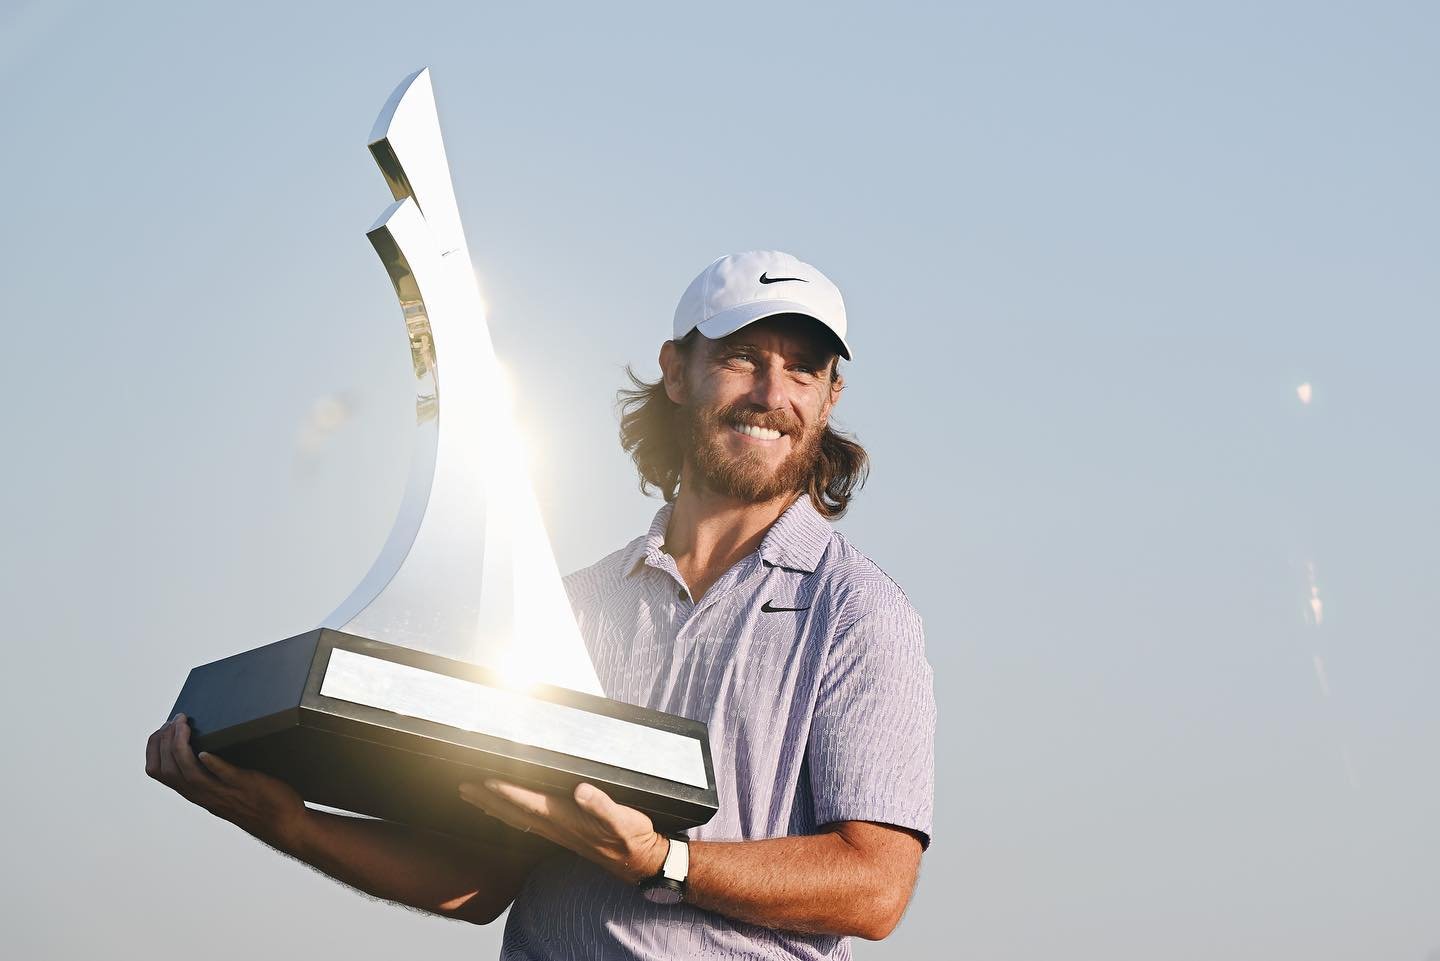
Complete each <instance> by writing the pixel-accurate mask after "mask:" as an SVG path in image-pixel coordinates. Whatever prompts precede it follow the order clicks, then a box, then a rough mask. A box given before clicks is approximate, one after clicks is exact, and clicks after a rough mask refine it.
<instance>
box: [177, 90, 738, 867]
mask: <svg viewBox="0 0 1440 961" xmlns="http://www.w3.org/2000/svg"><path fill="white" fill-rule="evenodd" d="M369 148H370V152H371V154H372V155H373V157H374V159H375V161H376V163H377V164H378V165H379V167H380V170H381V172H382V173H383V174H384V176H385V181H386V183H387V184H388V185H389V187H390V190H391V193H392V194H393V195H394V197H395V202H394V203H393V204H391V205H390V206H389V207H388V208H387V209H386V210H385V212H384V213H383V214H381V216H380V218H379V219H378V220H377V221H376V223H375V225H374V226H373V227H371V229H370V230H369V231H368V234H367V235H368V237H369V238H370V241H371V243H372V245H373V246H374V248H375V251H376V253H377V254H378V255H379V257H380V260H381V262H382V263H383V264H384V266H385V270H386V272H387V273H388V274H389V276H390V280H391V282H392V284H393V285H394V287H395V292H396V295H397V296H398V297H399V300H400V306H401V309H402V311H403V314H404V319H405V326H406V330H407V333H408V335H409V341H410V356H411V361H412V365H413V368H414V373H415V414H416V422H415V434H414V441H413V446H412V452H411V470H410V476H409V480H408V482H407V485H406V488H405V493H404V496H403V499H402V502H401V505H400V509H399V511H398V514H397V517H396V520H395V524H394V527H393V528H392V529H391V532H390V535H389V537H388V538H387V539H386V541H385V543H384V546H383V547H382V548H381V550H380V553H379V556H378V557H377V558H376V559H375V562H374V564H373V565H372V566H371V568H370V570H369V572H368V573H367V574H366V575H365V576H364V578H363V579H362V580H361V582H360V584H359V585H358V586H357V587H356V588H355V590H354V591H352V592H351V594H350V595H349V596H348V597H347V598H346V599H345V600H344V601H343V602H342V603H341V604H340V606H339V607H338V608H336V610H335V611H334V612H333V613H331V614H330V616H329V617H327V618H325V620H324V621H323V622H322V625H321V626H320V627H319V628H317V629H314V630H311V631H308V632H306V633H304V634H300V635H296V636H295V637H292V638H288V639H287V640H284V641H279V642H277V643H275V644H270V645H267V646H265V647H261V648H256V649H255V650H252V651H247V652H245V653H243V654H237V655H235V656H234V657H230V658H225V659H224V660H220V661H215V662H213V663H211V664H206V665H203V666H201V667H197V668H195V669H194V670H192V671H191V672H190V675H189V677H188V678H187V680H186V682H185V686H184V688H183V689H182V691H181V692H180V696H179V699H178V700H177V702H176V704H175V707H174V709H173V710H172V712H171V713H172V715H173V714H174V713H175V712H177V711H180V712H184V713H185V714H186V715H187V716H188V717H189V718H190V722H191V724H192V726H193V729H194V744H195V746H196V749H197V750H208V751H213V752H215V753H217V754H219V755H221V756H223V757H225V758H226V759H227V760H230V761H232V762H233V763H235V764H238V765H241V766H242V767H252V768H256V769H258V770H262V771H265V772H266V773H269V774H273V775H275V776H277V777H280V778H282V779H283V780H286V781H288V782H289V783H291V784H292V785H293V786H294V787H295V788H296V789H297V790H298V791H299V792H300V793H301V794H302V795H303V796H304V797H305V798H306V800H308V801H312V802H314V803H318V804H323V805H327V806H330V807H336V808H341V809H344V810H349V811H354V812H357V813H360V814H367V815H371V816H376V817H384V818H387V819H391V820H397V821H404V822H407V823H413V824H416V825H419V826H423V827H429V828H433V829H436V830H441V831H445V832H447V833H453V834H461V835H470V836H482V837H491V838H495V837H501V836H503V835H504V833H505V832H506V831H508V829H505V828H503V827H501V826H500V824H499V822H497V821H494V820H492V819H490V818H488V817H486V816H485V815H483V814H481V813H480V812H478V811H477V810H476V809H475V808H474V807H472V806H470V805H468V804H465V803H464V802H463V801H460V800H459V798H458V794H457V789H458V785H459V783H460V782H462V781H475V780H479V779H481V778H483V777H486V776H490V775H495V776H500V777H503V778H506V779H509V780H513V781H517V782H520V783H523V784H527V785H529V786H532V787H538V788H546V789H552V790H559V791H567V790H569V789H571V788H573V787H574V785H575V784H577V783H579V782H580V781H582V780H583V781H589V782H590V783H592V784H595V785H596V786H598V787H600V788H602V789H603V790H605V791H606V792H607V793H609V794H610V795H611V796H612V797H613V798H615V800H617V801H619V802H621V803H622V804H626V805H629V806H631V807H635V808H638V809H640V810H642V811H645V812H646V813H648V814H649V815H650V816H651V817H652V819H653V820H654V821H655V824H656V829H657V830H660V831H662V832H668V831H678V830H683V829H684V828H686V827H690V826H693V825H696V824H701V823H704V822H705V821H707V820H709V818H710V817H711V816H712V815H713V814H714V813H715V810H716V794H715V778H714V772H713V769H712V767H711V759H710V750H709V743H708V740H707V735H706V730H705V725H704V724H702V723H700V722H698V721H692V720H689V719H686V718H681V717H675V716H673V715H667V714H663V713H660V712H657V711H652V710H648V709H645V708H640V707H634V706H631V705H626V704H621V703H618V702H615V701H610V700H608V699H606V698H605V697H604V692H603V691H602V690H601V687H600V683H599V680H598V679H597V677H596V674H595V670H594V667H593V666H592V664H591V663H590V659H589V657H588V655H587V653H586V650H585V645H584V642H583V640H582V639H581V637H580V633H579V630H578V629H577V627H576V624H575V620H574V616H573V614H572V613H571V610H570V606H569V602H568V600H567V598H566V595H565V591H564V587H563V585H562V583H561V581H560V576H559V572H558V570H557V568H556V564H555V558H554V555H553V553H552V552H551V549H550V544H549V540H548V538H547V537H546V534H545V529H544V524H543V522H542V520H541V517H540V511H539V508H538V505H537V504H536V501H535V497H534V492H533V490H532V488H531V486H530V481H529V476H528V470H527V465H526V461H525V456H524V449H523V445H522V443H521V440H520V437H519V434H518V431H517V430H516V426H515V422H514V418H513V417H512V415H511V403H510V397H509V394H508V390H507V387H506V382H505V378H504V376H503V373H502V371H501V369H500V367H499V364H498V362H497V360H496V357H495V353H494V349H493V347H492V345H491V342H490V337H489V332H488V329H487V327H486V324H485V316H484V305H483V303H482V301H481V298H480V292H479V287H478V285H477V283H476V280H475V274H474V271H473V268H472V266H471V263H470V254H469V250H468V248H467V246H466V243H465V235H464V231H463V229H462V227H461V223H460V213H459V208H458V207H457V205H456V202H455V193H454V188H453V187H452V184H451V180H450V170H449V164H448V163H447V161H446V156H445V147H444V143H443V141H442V139H441V134H440V124H439V119H438V116H437V114H436V110H435V100H434V94H433V91H432V88H431V83H430V73H429V71H428V70H421V71H419V72H417V73H415V74H413V75H411V76H410V77H408V78H406V80H405V81H404V82H402V83H401V84H400V86H399V87H398V88H397V89H396V90H395V92H394V93H393V94H392V95H391V97H390V99H389V100H388V101H387V102H386V104H385V107H384V109H382V111H381V113H380V116H379V118H378V119H377V120H376V122H375V127H374V130H373V131H372V132H371V137H370V144H369Z"/></svg>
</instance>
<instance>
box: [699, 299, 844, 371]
mask: <svg viewBox="0 0 1440 961" xmlns="http://www.w3.org/2000/svg"><path fill="white" fill-rule="evenodd" d="M777 314H801V315H803V316H805V317H809V318H810V319H811V320H813V321H815V323H817V324H819V325H820V326H821V327H824V328H825V330H827V331H828V332H829V333H830V336H831V337H834V338H835V343H836V345H837V346H839V348H840V356H841V357H843V358H845V359H846V360H850V359H851V357H850V345H849V344H847V343H845V338H844V337H841V336H840V335H839V334H838V333H836V332H835V328H833V327H831V326H830V325H829V324H827V323H826V322H825V321H824V320H823V319H821V318H819V317H816V316H815V312H814V311H813V310H811V309H810V308H809V307H806V306H805V305H804V304H797V303H795V302H794V301H792V300H757V301H755V302H754V303H749V304H737V305H736V306H734V307H731V308H730V309H729V310H722V311H720V313H718V314H716V315H715V316H714V317H711V318H710V319H709V320H705V321H701V322H700V323H699V324H696V325H695V329H696V330H698V331H700V333H701V334H703V335H705V336H706V337H708V338H710V339H711V340H719V339H720V338H721V337H729V336H730V335H731V334H733V333H735V331H737V330H739V329H740V328H741V327H746V326H748V325H750V324H753V323H755V321H757V320H764V319H765V318H766V317H774V316H776V315H777Z"/></svg>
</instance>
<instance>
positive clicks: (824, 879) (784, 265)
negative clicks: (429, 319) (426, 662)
mask: <svg viewBox="0 0 1440 961" xmlns="http://www.w3.org/2000/svg"><path fill="white" fill-rule="evenodd" d="M845 335H846V320H845V310H844V304H843V302H842V300H841V297H840V293H839V291H838V290H837V289H836V288H835V286H834V285H833V284H832V283H831V282H830V281H829V280H828V279H827V278H826V277H825V276H824V275H823V274H821V273H820V272H819V271H818V270H816V269H815V268H814V267H812V266H810V265H808V264H805V263H803V262H801V261H799V260H796V259H795V258H794V257H791V256H789V255H788V254H782V253H779V252H776V251H750V252H746V253H741V254H734V255H731V256H728V257H722V258H720V259H719V260H717V261H715V262H714V263H712V264H711V265H710V266H709V267H708V268H706V269H705V270H704V271H703V272H702V273H701V274H700V275H699V276H698V277H697V278H695V280H694V281H693V282H692V283H691V285H690V287H689V289H687V290H686V292H685V294H684V296H683V297H682V298H681V300H680V305H679V307H678V308H677V310H676V314H675V328H674V339H673V340H670V341H667V342H666V343H665V344H664V345H663V346H662V347H661V350H660V367H661V371H662V378H661V380H660V381H658V382H657V383H655V384H646V383H644V382H642V381H639V380H638V379H637V380H636V381H635V389H634V390H633V391H625V392H622V398H623V406H624V409H625V415H624V417H623V419H622V429H621V438H622V442H623V443H624V445H625V447H626V449H627V450H628V451H629V452H630V454H631V456H632V458H633V459H634V460H635V463H636V466H637V467H638V469H639V471H640V477H641V488H642V490H643V489H647V488H648V487H650V486H654V487H656V488H658V489H659V490H660V492H661V493H662V494H663V495H664V497H665V500H666V504H665V506H664V507H662V508H661V509H660V511H659V513H657V514H656V516H655V520H654V522H653V523H652V524H651V526H650V530H649V532H648V533H647V534H646V535H645V536H643V537H641V538H638V539H637V540H635V541H633V542H632V543H631V544H630V545H628V546H627V547H625V548H623V549H622V550H620V551H617V552H616V553H614V554H612V555H610V556H609V557H607V558H605V559H603V560H601V561H600V562H599V563H598V564H595V565H594V566H592V567H590V568H587V569H585V570H583V571H579V572H577V573H575V574H572V575H571V576H570V577H569V578H567V579H566V587H567V589H568V591H569V593H570V598H571V602H572V605H573V606H574V608H575V614H576V617H577V619H578V621H579V623H580V628H581V632H582V634H583V635H584V637H585V641H586V644H587V646H588V648H589V651H590V656H591V660H592V661H593V662H594V665H595V668H596V671H597V672H598V673H599V675H600V680H601V682H602V684H603V686H604V688H605V691H606V694H607V695H608V696H610V697H612V698H615V699H617V700H621V701H629V702H632V703H636V704H641V705H644V706H646V707H650V708H654V709H657V710H662V711H667V712H670V713H674V714H681V715H685V716H687V717H692V718H697V719H700V720H703V721H705V722H706V723H707V724H708V725H709V730H710V740H711V748H712V754H713V757H714V767H715V772H716V779H717V782H718V784H717V786H718V792H719V798H720V809H719V812H718V813H717V814H716V816H715V818H714V819H713V820H711V821H710V822H709V823H708V824H705V825H702V826H701V827H699V828H696V829H693V830H691V831H690V832H688V835H687V836H686V837H685V838H674V839H671V838H666V837H663V836H661V835H659V834H657V833H656V832H655V831H654V829H653V826H652V825H651V823H650V820H649V818H648V817H647V816H646V815H644V814H643V813H642V812H640V811H637V810H634V809H632V808H628V807H624V806H622V805H620V804H617V803H616V802H614V801H613V800H611V799H610V798H609V797H607V796H606V795H605V794H604V793H603V792H602V791H600V790H599V789H597V788H595V787H593V786H591V785H588V784H581V785H579V786H578V787H577V788H576V789H575V791H574V792H573V794H570V795H551V794H545V793H542V792H538V791H533V790H529V789H525V788H521V787H519V786H516V785H513V784H505V783H501V782H496V781H487V782H485V783H483V784H472V785H464V786H462V788H461V794H462V796H463V797H464V798H465V799H466V800H467V801H469V802H471V803H472V804H474V805H475V806H476V807H477V808H480V809H482V810H484V811H485V812H487V813H489V814H492V815H494V816H495V817H498V818H500V819H501V820H503V821H505V822H507V823H508V824H510V825H511V826H513V827H515V828H517V829H519V830H523V831H530V832H534V833H536V834H540V835H542V836H544V837H545V838H547V839H549V840H551V841H553V842H554V843H555V844H556V845H558V848H559V849H558V850H555V851H554V853H552V854H549V855H547V856H541V857H537V856H534V855H518V854H502V853H496V852H490V851H484V850H479V849H477V848H475V847H473V846H469V845H464V844H461V843H459V842H456V841H453V840H451V839H446V838H441V837H438V836H435V835H430V834H426V833H424V832H421V831H416V830H413V829H410V828H406V827H403V826H400V825H396V824H388V823H385V822H379V821H366V820H358V819H354V818H345V817H340V816H336V815H332V814H326V813H323V812H319V811H313V810H310V809H308V808H306V807H305V806H304V804H303V803H301V801H300V799H299V797H298V796H296V795H295V793H294V791H292V790H290V788H289V787H288V786H286V785H284V784H283V783H281V782H279V781H276V780H275V779H273V778H269V777H267V776H265V775H262V774H259V773H257V772H253V771H243V770H239V769H237V768H235V767H233V766H232V765H230V764H227V763H226V762H225V761H223V760H222V759H220V758H217V757H214V756H212V755H201V756H200V757H199V758H196V757H195V755H194V754H193V752H192V751H191V750H190V747H189V743H188V738H189V730H188V726H187V725H186V723H185V720H184V718H183V717H180V718H177V719H176V720H174V721H172V722H171V723H170V724H167V725H166V726H165V727H163V728H161V729H160V730H159V731H157V732H155V734H154V735H152V736H151V738H150V743H149V744H148V745H147V755H146V770H147V772H148V773H150V774H151V776H152V777H156V778H157V779H159V780H161V781H164V782H165V783H167V784H169V785H170V786H171V787H174V788H175V789H176V790H178V791H179V792H180V793H182V794H184V795H185V796H186V797H187V798H189V799H190V800H192V801H194V802H196V803H198V804H201V805H202V806H204V807H206V808H207V809H209V810H210V811H212V812H213V813H215V814H217V815H219V816H220V817H223V818H226V819H227V820H230V821H233V822H234V823H236V824H238V825H240V826H241V827H242V828H244V829H245V830H247V831H249V832H250V833H252V834H254V835H255V836H257V837H259V838H261V839H262V840H264V841H266V842H267V843H269V844H271V845H273V846H275V847H276V848H278V849H280V850H281V851H285V852H287V853H289V854H292V855H293V856H295V857H297V858H300V859H301V860H304V861H306V862H308V863H310V864H312V865H314V866H315V867H317V868H319V869H321V870H322V871H325V872H326V873H328V874H330V875H332V876H333V877H335V878H338V879H339V880H341V881H344V882H346V883H348V884H351V885H353V886H355V887H357V888H360V889H361V890H363V891H366V892H368V893H370V894H372V895H375V896H377V897H382V898H386V899H389V900H393V901H398V902H400V903H403V904H408V905H411V906H414V907H419V908H423V909H425V910H428V911H431V912H434V913H436V914H442V915H446V916H449V917H454V918H461V919H464V920H468V921H473V922H477V923H485V922H488V921H490V920H493V919H494V918H495V917H497V916H498V915H499V914H500V913H501V912H502V911H504V910H505V908H506V907H508V906H510V905H511V904H512V902H513V909H512V910H511V912H510V917H509V921H508V923H507V926H506V930H505V943H504V948H503V951H502V957H504V958H516V959H519V958H544V959H571V958H575V959H579V958H606V959H609V958H635V959H642V958H643V959H661V958H688V957H706V958H737V959H738V958H796V957H800V958H848V957H849V956H850V951H849V946H848V942H847V940H846V938H847V936H850V935H858V936H861V937H866V938H872V939H878V938H883V937H885V936H886V935H888V934H889V933H890V931H891V930H892V929H893V928H894V926H895V924H896V923H897V922H898V921H899V919H900V916H901V914H902V912H903V911H904V909H905V906H906V904H907V903H908V901H909V897H910V894H911V891H912V890H913V888H914V884H915V879H916V876H917V872H918V868H919V861H920V856H921V851H922V849H923V848H924V847H925V846H926V845H927V844H928V843H929V835H930V830H931V807H932V785H933V738H934V700H933V693H932V684H931V674H930V668H929V665H928V664H927V663H926V660H925V655H924V642H923V637H922V633H921V627H920V621H919V618H918V616H917V615H916V614H915V611H914V610H913V608H912V607H911V606H910V604H909V603H908V601H907V600H906V598H905V596H904V594H903V593H902V592H901V591H900V589H899V588H898V587H897V586H896V585H895V584H894V583H893V582H892V581H891V580H890V579H889V578H888V577H886V576H885V575H884V573H882V572H881V571H880V570H879V568H877V567H876V566H875V565H874V564H873V563H871V562H870V561H869V560H867V559H866V558H865V557H864V556H863V555H862V554H860V553H859V552H858V551H857V550H855V548H853V547H852V546H850V545H849V543H848V542H846V541H845V539H844V538H842V537H841V536H840V535H839V534H837V533H834V532H833V531H832V530H831V529H830V525H829V523H828V521H827V518H831V517H837V516H839V515H840V514H842V513H843V512H844V511H845V509H846V507H847V506H848V504H849V501H850V499H851V497H852V496H853V494H854V493H855V491H856V489H857V488H858V486H859V485H860V483H861V481H862V480H863V476H864V472H865V469H866V457H865V452H864V450H863V448H861V447H860V446H859V445H858V444H857V443H855V442H854V441H853V440H851V439H848V438H846V437H844V436H842V435H841V434H839V433H838V432H836V431H835V430H833V429H832V428H831V427H830V426H829V418H830V414H831V411H832V410H833V408H834V406H835V404H836V402H837V401H838V400H839V398H840V394H841V390H842V387H843V381H842V378H841V376H840V373H839V361H840V358H841V357H843V358H845V359H846V360H849V359H850V349H849V347H848V345H847V344H846V341H845ZM632 377H633V375H632Z"/></svg>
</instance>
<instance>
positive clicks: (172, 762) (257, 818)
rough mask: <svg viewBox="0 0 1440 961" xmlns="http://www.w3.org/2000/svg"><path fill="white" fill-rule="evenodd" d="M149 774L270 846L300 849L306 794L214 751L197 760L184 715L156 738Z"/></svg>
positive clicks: (149, 747)
mask: <svg viewBox="0 0 1440 961" xmlns="http://www.w3.org/2000/svg"><path fill="white" fill-rule="evenodd" d="M145 773H146V774H148V775H150V776H151V777H153V778H154V779H155V780H157V781H159V782H160V783H161V784H164V785H165V786H167V787H170V788H173V789H174V790H175V791H176V792H177V793H178V794H179V795H180V796H181V797H183V798H185V799H186V800H187V801H190V802H192V803H194V804H198V805H199V806H200V807H202V808H204V809H205V810H207V811H209V812H210V813H211V814H213V815H215V816H216V817H219V818H223V819H225V820H226V821H229V822H230V823H232V824H235V825H237V826H238V827H240V828H241V829H243V830H245V831H247V832H249V833H250V834H253V835H255V837H257V838H259V839H260V840H262V841H264V842H265V843H266V844H270V845H273V846H274V847H277V848H280V849H281V850H284V851H293V850H294V845H295V843H296V840H297V838H298V837H299V832H300V829H301V827H302V825H303V823H304V820H305V817H306V812H307V811H308V809H307V808H306V807H305V802H304V801H303V800H302V799H301V797H300V795H299V794H298V793H296V791H295V789H294V788H292V787H291V786H290V785H288V784H286V783H285V782H284V781H281V780H279V779H278V778H273V777H271V776H270V775H268V774H261V773H260V772H259V771H248V770H245V769H244V768H238V767H236V766H235V765H233V764H231V763H229V762H228V761H226V760H224V759H223V758H220V757H217V756H215V755H214V754H211V753H209V752H208V751H202V752H200V755H199V757H196V755H195V752H194V751H193V750H192V749H191V747H190V722H189V719H188V718H186V717H185V715H184V714H177V715H175V716H174V717H173V718H171V719H170V722H169V723H168V724H165V725H163V726H162V727H161V728H160V729H159V730H158V731H156V732H155V733H154V734H151V735H150V740H149V741H148V742H147V743H146V744H145Z"/></svg>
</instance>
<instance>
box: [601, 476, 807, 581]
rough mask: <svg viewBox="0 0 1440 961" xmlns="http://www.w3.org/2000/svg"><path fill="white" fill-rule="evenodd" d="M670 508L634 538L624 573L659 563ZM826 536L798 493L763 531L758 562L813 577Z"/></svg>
mask: <svg viewBox="0 0 1440 961" xmlns="http://www.w3.org/2000/svg"><path fill="white" fill-rule="evenodd" d="M674 509H675V505H674V504H666V505H664V506H663V507H661V508H660V509H659V510H658V511H656V512H655V519H654V520H652V521H651V522H650V530H649V531H647V532H646V533H645V536H644V537H641V538H638V539H636V541H635V542H634V543H633V544H632V545H631V547H630V551H629V553H628V554H626V555H625V567H624V570H625V572H626V574H634V573H635V572H636V571H637V570H639V568H640V566H641V565H642V564H644V563H645V562H646V561H649V562H651V563H652V564H657V565H658V564H659V563H660V557H661V556H662V555H663V554H664V553H665V550H664V548H665V529H666V528H667V527H668V526H669V525H670V515H671V513H673V512H674ZM830 534H831V530H830V522H829V521H827V520H825V518H823V517H821V516H820V512H819V511H817V510H816V509H815V505H814V504H812V503H810V498H809V497H808V496H807V495H805V494H801V495H800V496H799V497H798V498H796V499H795V503H793V504H791V505H790V506H789V507H787V508H786V509H785V512H784V513H783V514H781V515H780V516H779V517H778V518H777V519H776V520H775V523H773V524H771V525H770V529H769V530H768V531H766V532H765V537H764V538H763V539H762V540H761V541H760V560H762V561H764V562H765V563H766V564H769V565H770V566H771V567H783V568H785V569H786V570H792V571H801V572H803V573H805V574H813V573H815V568H817V567H819V566H820V558H821V557H823V556H824V555H825V549H826V548H827V547H829V546H830Z"/></svg>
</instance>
